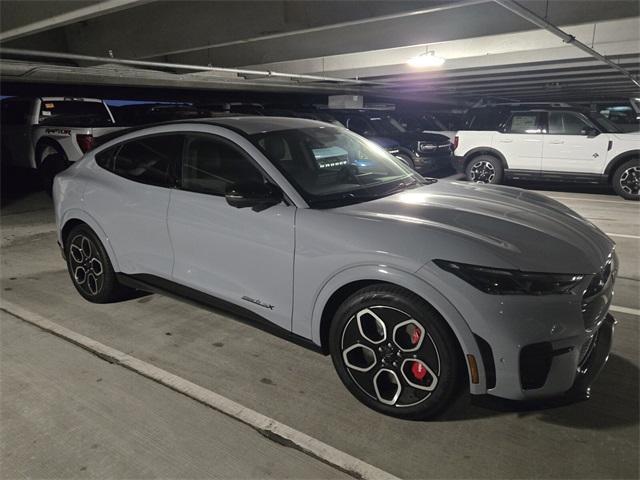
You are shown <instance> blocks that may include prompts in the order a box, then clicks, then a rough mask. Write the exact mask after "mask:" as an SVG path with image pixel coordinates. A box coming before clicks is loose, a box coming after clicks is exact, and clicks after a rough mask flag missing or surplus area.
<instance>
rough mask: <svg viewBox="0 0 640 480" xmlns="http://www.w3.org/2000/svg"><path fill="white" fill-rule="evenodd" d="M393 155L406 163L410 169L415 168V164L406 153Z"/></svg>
mask: <svg viewBox="0 0 640 480" xmlns="http://www.w3.org/2000/svg"><path fill="white" fill-rule="evenodd" d="M395 156H396V157H397V158H399V159H400V160H402V161H403V162H404V163H405V164H406V165H407V167H409V168H410V169H411V170H415V169H416V166H415V164H414V163H413V160H412V159H411V157H410V156H409V155H407V154H406V153H397V154H396V155H395Z"/></svg>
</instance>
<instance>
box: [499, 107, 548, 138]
mask: <svg viewBox="0 0 640 480" xmlns="http://www.w3.org/2000/svg"><path fill="white" fill-rule="evenodd" d="M538 120H539V114H538V112H515V113H514V114H513V115H511V118H510V119H509V121H508V122H507V125H506V129H505V132H506V133H542V130H541V129H540V122H539V121H538Z"/></svg>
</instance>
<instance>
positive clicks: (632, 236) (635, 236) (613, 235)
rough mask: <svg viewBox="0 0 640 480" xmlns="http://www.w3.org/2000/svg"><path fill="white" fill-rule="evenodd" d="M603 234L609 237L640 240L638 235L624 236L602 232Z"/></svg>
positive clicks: (622, 234)
mask: <svg viewBox="0 0 640 480" xmlns="http://www.w3.org/2000/svg"><path fill="white" fill-rule="evenodd" d="M604 233H605V234H607V235H609V236H610V237H621V238H640V235H626V234H624V233H609V232H604Z"/></svg>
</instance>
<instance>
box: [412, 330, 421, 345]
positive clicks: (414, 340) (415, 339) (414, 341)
mask: <svg viewBox="0 0 640 480" xmlns="http://www.w3.org/2000/svg"><path fill="white" fill-rule="evenodd" d="M420 335H421V332H420V329H419V328H414V329H413V333H412V334H411V343H412V344H413V345H417V344H418V342H419V341H420Z"/></svg>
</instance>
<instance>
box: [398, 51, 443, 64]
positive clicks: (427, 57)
mask: <svg viewBox="0 0 640 480" xmlns="http://www.w3.org/2000/svg"><path fill="white" fill-rule="evenodd" d="M427 48H428V47H427ZM444 62H446V59H445V58H444V57H439V56H437V55H436V53H435V52H434V51H433V50H431V51H429V50H427V51H426V52H424V53H421V54H420V55H416V56H415V57H411V58H410V59H409V60H407V64H408V65H411V66H412V67H416V68H424V67H440V66H442V65H443V64H444Z"/></svg>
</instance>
